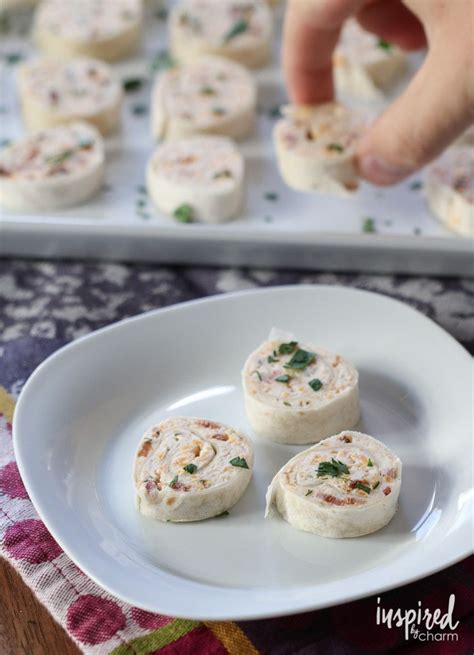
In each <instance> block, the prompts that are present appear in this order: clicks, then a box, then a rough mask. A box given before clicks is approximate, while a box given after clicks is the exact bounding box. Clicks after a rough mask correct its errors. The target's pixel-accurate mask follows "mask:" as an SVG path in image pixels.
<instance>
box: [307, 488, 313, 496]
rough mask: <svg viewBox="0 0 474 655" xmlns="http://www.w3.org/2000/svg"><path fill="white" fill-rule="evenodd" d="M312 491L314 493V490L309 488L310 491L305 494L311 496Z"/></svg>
mask: <svg viewBox="0 0 474 655" xmlns="http://www.w3.org/2000/svg"><path fill="white" fill-rule="evenodd" d="M312 493H313V490H312V489H308V491H307V492H306V493H305V496H311V494H312Z"/></svg>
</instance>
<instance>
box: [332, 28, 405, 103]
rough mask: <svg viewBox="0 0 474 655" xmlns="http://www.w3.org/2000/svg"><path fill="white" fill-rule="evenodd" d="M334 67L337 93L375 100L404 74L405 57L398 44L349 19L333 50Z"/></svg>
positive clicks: (381, 96)
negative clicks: (368, 30)
mask: <svg viewBox="0 0 474 655" xmlns="http://www.w3.org/2000/svg"><path fill="white" fill-rule="evenodd" d="M333 66H334V77H335V84H336V88H337V91H338V94H342V95H346V94H347V95H351V96H354V97H358V98H362V99H364V100H377V99H379V98H383V96H384V94H385V93H386V92H388V91H389V90H390V89H391V88H392V87H393V85H394V84H395V83H396V82H397V81H398V80H399V79H400V78H401V77H402V76H403V74H404V73H405V71H406V70H407V67H408V58H407V55H406V54H405V53H404V52H403V50H401V49H400V48H398V47H397V46H395V45H393V44H391V43H389V42H388V41H385V40H384V39H380V38H379V37H378V36H376V35H375V34H371V33H370V32H367V31H366V30H364V29H362V27H360V25H359V24H358V23H357V21H355V20H349V21H347V22H346V24H345V26H344V28H343V30H342V34H341V38H340V41H339V43H338V45H337V48H336V50H335V52H334V56H333Z"/></svg>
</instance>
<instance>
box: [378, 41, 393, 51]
mask: <svg viewBox="0 0 474 655" xmlns="http://www.w3.org/2000/svg"><path fill="white" fill-rule="evenodd" d="M377 46H378V47H379V48H382V50H391V49H392V48H393V45H392V44H391V43H389V42H388V41H385V39H379V40H378V42H377Z"/></svg>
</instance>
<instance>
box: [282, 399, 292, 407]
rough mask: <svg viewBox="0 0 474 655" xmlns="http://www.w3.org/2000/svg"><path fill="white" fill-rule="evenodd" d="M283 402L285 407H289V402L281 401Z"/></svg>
mask: <svg viewBox="0 0 474 655" xmlns="http://www.w3.org/2000/svg"><path fill="white" fill-rule="evenodd" d="M283 404H284V405H286V406H287V407H291V404H290V403H287V402H286V400H284V401H283Z"/></svg>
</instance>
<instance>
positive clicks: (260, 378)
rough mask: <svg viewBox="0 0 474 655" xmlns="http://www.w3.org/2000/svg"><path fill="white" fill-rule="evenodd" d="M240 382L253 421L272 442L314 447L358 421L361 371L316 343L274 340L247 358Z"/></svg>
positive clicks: (271, 339)
mask: <svg viewBox="0 0 474 655" xmlns="http://www.w3.org/2000/svg"><path fill="white" fill-rule="evenodd" d="M242 380H243V387H244V396H245V409H246V412H247V418H248V420H249V423H250V425H251V426H252V429H253V430H254V431H255V432H256V433H257V434H258V435H260V436H262V437H266V438H267V439H271V440H272V441H278V442H280V443H288V444H307V443H315V442H316V441H319V440H320V439H324V437H328V436H330V435H331V434H334V433H336V432H339V431H340V430H342V429H350V428H352V427H354V425H355V424H356V423H357V421H358V420H359V414H360V410H359V388H358V373H357V371H356V370H355V368H354V367H353V366H352V365H351V364H349V363H348V362H347V361H345V360H344V359H343V358H342V357H341V356H340V355H337V354H334V353H330V352H327V351H326V350H323V349H322V348H319V347H316V346H313V345H312V344H308V343H300V342H298V341H296V340H295V339H292V340H290V341H286V342H285V341H282V340H281V339H273V338H270V340H268V341H265V343H263V344H262V345H261V346H259V347H258V348H257V350H256V351H255V352H253V353H252V354H251V355H250V356H249V358H248V359H247V361H246V363H245V366H244V369H243V372H242Z"/></svg>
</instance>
